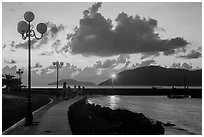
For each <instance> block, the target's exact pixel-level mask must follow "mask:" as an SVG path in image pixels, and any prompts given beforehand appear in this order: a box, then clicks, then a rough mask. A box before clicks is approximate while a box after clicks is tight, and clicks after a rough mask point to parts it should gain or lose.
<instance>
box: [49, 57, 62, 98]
mask: <svg viewBox="0 0 204 137" xmlns="http://www.w3.org/2000/svg"><path fill="white" fill-rule="evenodd" d="M52 64H53V66H54V67H56V68H57V94H56V97H58V94H59V91H58V90H59V89H58V76H59V68H61V67H62V66H63V65H64V63H63V62H60V63H59V62H58V61H56V62H53V63H52Z"/></svg>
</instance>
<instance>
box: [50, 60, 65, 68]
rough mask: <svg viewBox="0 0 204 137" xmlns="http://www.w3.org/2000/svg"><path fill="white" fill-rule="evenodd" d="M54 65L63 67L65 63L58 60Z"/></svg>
mask: <svg viewBox="0 0 204 137" xmlns="http://www.w3.org/2000/svg"><path fill="white" fill-rule="evenodd" d="M52 65H53V66H56V67H62V66H63V65H64V63H63V62H58V61H56V62H53V63H52Z"/></svg>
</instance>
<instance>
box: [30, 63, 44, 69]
mask: <svg viewBox="0 0 204 137" xmlns="http://www.w3.org/2000/svg"><path fill="white" fill-rule="evenodd" d="M34 68H42V65H41V64H40V63H39V62H37V63H36V64H35V65H34V66H33V67H32V69H34Z"/></svg>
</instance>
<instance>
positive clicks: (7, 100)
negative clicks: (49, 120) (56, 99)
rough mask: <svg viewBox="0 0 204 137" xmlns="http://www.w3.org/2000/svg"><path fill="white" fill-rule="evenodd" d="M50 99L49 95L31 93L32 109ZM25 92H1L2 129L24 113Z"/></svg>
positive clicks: (17, 119)
mask: <svg viewBox="0 0 204 137" xmlns="http://www.w3.org/2000/svg"><path fill="white" fill-rule="evenodd" d="M49 101H50V99H49V96H45V95H32V111H35V110H37V109H38V108H40V107H42V106H43V105H45V104H47V103H48V102H49ZM26 102H27V94H22V93H21V94H19V93H15V94H14V93H2V131H4V130H6V129H7V128H9V127H10V126H12V125H13V124H15V123H16V122H18V121H19V120H21V119H22V118H24V117H25V114H26Z"/></svg>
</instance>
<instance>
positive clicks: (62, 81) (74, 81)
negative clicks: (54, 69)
mask: <svg viewBox="0 0 204 137" xmlns="http://www.w3.org/2000/svg"><path fill="white" fill-rule="evenodd" d="M64 82H66V83H67V85H76V86H78V85H80V86H94V85H95V84H94V83H92V82H87V81H77V80H74V79H62V80H59V81H58V84H59V85H63V83H64ZM48 85H57V82H51V83H48Z"/></svg>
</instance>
